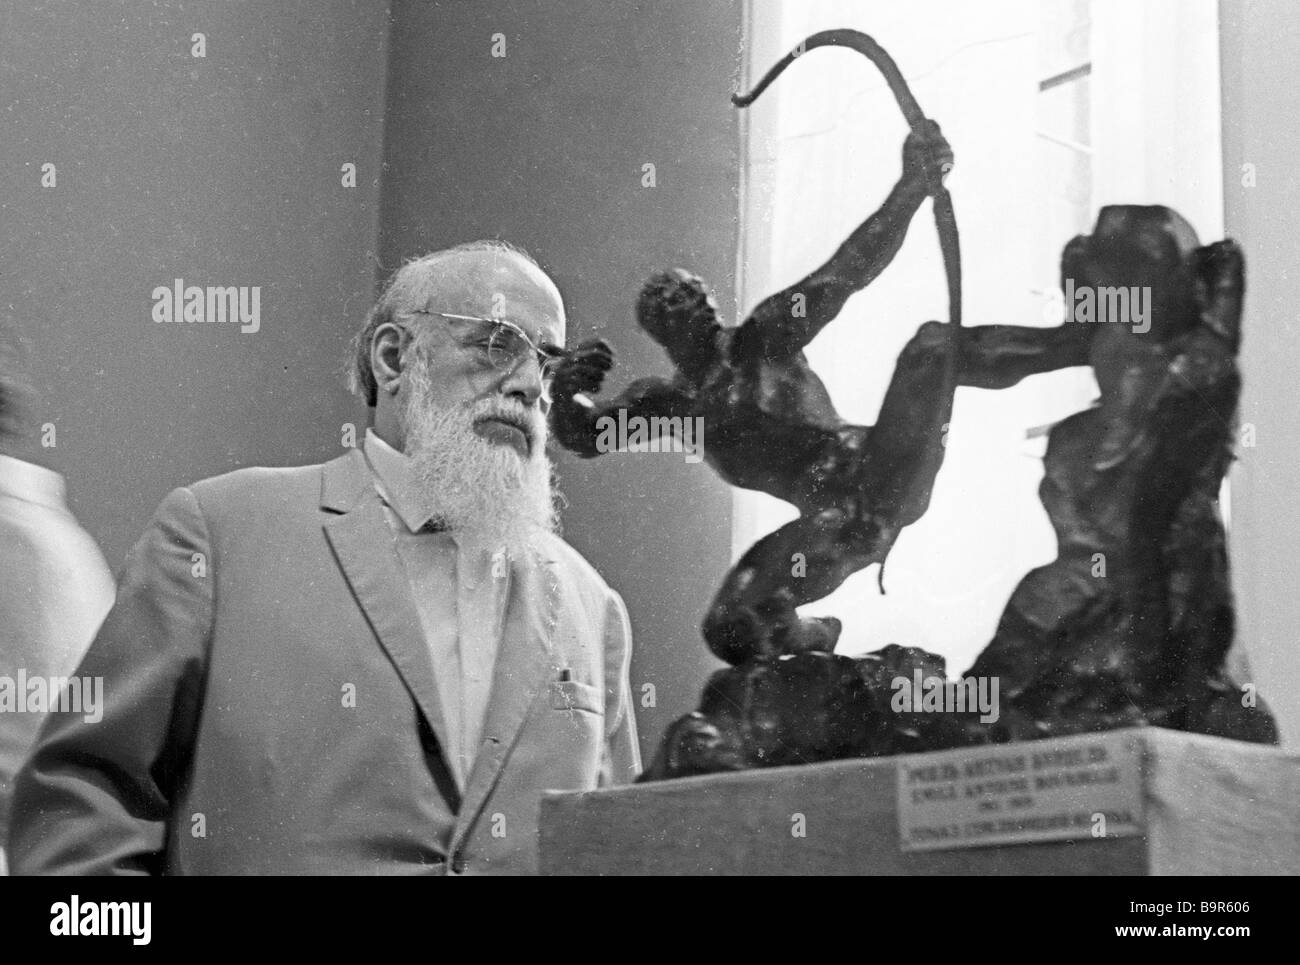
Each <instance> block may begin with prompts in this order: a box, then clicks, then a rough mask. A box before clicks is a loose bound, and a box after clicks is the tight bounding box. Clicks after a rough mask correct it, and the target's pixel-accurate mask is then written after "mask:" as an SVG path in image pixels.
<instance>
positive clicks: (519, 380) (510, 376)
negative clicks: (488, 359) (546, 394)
mask: <svg viewBox="0 0 1300 965" xmlns="http://www.w3.org/2000/svg"><path fill="white" fill-rule="evenodd" d="M543 389H544V386H543V385H542V366H541V364H540V363H539V362H538V361H537V359H535V358H532V357H531V356H524V357H523V358H521V359H520V360H519V361H518V362H517V363H515V365H514V366H512V367H511V368H510V370H509V371H508V372H506V374H505V377H504V378H503V379H502V382H501V392H502V394H503V395H506V396H508V397H510V398H512V399H517V400H518V401H520V402H522V403H523V404H524V405H526V406H528V407H529V408H532V407H533V406H535V405H537V404H538V402H539V401H540V400H541V398H542V393H543Z"/></svg>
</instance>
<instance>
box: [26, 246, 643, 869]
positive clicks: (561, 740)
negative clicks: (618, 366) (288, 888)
mask: <svg viewBox="0 0 1300 965" xmlns="http://www.w3.org/2000/svg"><path fill="white" fill-rule="evenodd" d="M564 325H565V320H564V306H563V302H562V301H561V298H560V294H559V292H558V291H557V289H556V287H555V285H554V283H553V282H552V281H551V280H550V279H549V278H548V277H547V276H546V275H545V273H544V272H543V271H542V270H541V269H540V268H539V267H538V266H537V265H536V264H535V263H534V262H533V261H532V260H531V259H530V258H528V257H527V256H526V255H524V254H523V253H522V252H520V251H518V250H516V249H513V248H511V247H510V246H507V245H504V244H502V243H498V242H476V243H473V244H470V245H464V246H460V247H458V248H453V249H450V250H448V251H444V252H438V253H436V254H432V255H429V256H427V257H424V258H421V259H419V260H418V261H413V262H410V263H408V264H406V265H405V266H404V267H403V268H401V269H400V270H399V271H398V272H397V273H396V275H395V276H394V278H393V280H392V281H391V282H390V284H389V286H388V287H387V289H386V290H385V292H384V293H383V295H382V296H381V297H380V299H379V301H378V303H377V305H376V306H375V308H374V309H373V310H372V312H371V313H370V316H369V318H368V319H367V323H366V326H365V328H364V329H363V331H362V332H361V333H360V335H359V336H358V338H357V341H356V349H357V352H356V360H355V371H354V385H355V387H356V388H358V389H359V390H360V391H361V392H362V393H363V394H364V396H365V397H366V400H367V402H368V404H369V405H370V406H371V407H372V413H371V416H372V419H371V421H372V425H371V428H370V430H369V431H368V432H367V434H366V439H365V447H364V452H361V451H356V450H352V451H350V452H349V453H348V454H347V455H345V456H342V457H340V458H338V459H335V460H334V461H332V462H328V463H326V464H324V465H323V466H305V467H300V468H290V469H246V470H241V471H239V472H235V473H231V474H229V475H226V476H221V477H218V478H215V479H208V480H205V481H203V482H200V483H196V484H194V485H192V486H189V487H187V488H183V489H178V490H176V491H175V492H173V493H171V495H169V496H168V497H167V499H166V500H165V501H164V502H163V504H162V506H161V507H160V508H159V510H158V512H157V513H156V515H155V517H154V519H153V522H152V523H151V524H150V526H149V528H148V529H147V530H146V532H145V534H144V536H143V537H141V539H140V541H139V543H137V544H136V547H135V549H134V550H133V551H132V553H131V556H130V558H129V560H128V563H127V566H126V569H125V571H124V573H123V575H122V579H121V584H120V587H119V591H118V598H117V603H116V605H115V606H114V608H113V610H112V612H111V613H110V614H109V616H108V618H107V620H106V621H105V624H104V627H103V629H102V630H101V631H100V633H99V635H98V637H97V638H96V640H95V642H94V643H93V645H92V646H91V648H90V651H89V653H88V654H87V656H86V659H85V660H84V662H83V663H82V665H81V667H80V669H79V670H78V673H80V674H87V675H92V676H102V677H103V678H104V711H103V719H102V721H100V722H99V723H96V724H87V723H84V722H83V721H82V719H81V718H80V717H74V716H72V715H60V716H59V717H58V718H57V719H52V720H51V722H50V725H49V726H48V727H47V728H46V729H45V731H44V732H43V734H42V736H41V739H40V741H39V744H38V748H37V750H36V751H35V753H34V755H33V756H32V758H31V760H30V761H29V762H28V764H27V766H26V767H25V768H24V770H23V772H22V774H21V775H20V777H19V780H18V785H17V795H16V797H17V799H16V801H15V805H14V812H15V814H14V826H13V829H12V833H11V838H10V847H11V849H12V851H11V856H12V859H13V864H14V868H15V870H16V871H18V872H19V873H23V872H28V873H31V872H68V873H94V872H166V873H189V874H227V873H265V874H271V873H308V874H313V873H322V874H339V873H381V874H382V873H420V872H426V873H427V872H433V873H443V872H447V873H452V874H461V873H484V872H507V873H509V872H514V873H523V872H533V871H536V870H537V857H536V854H537V852H536V840H535V839H536V834H537V810H538V803H539V800H540V798H541V795H542V792H543V791H544V790H547V789H584V788H593V787H596V786H597V785H598V784H600V783H610V782H615V783H617V782H625V781H628V780H630V779H632V778H633V777H634V776H635V775H636V773H637V771H638V770H639V769H640V760H639V757H638V752H637V744H636V728H635V723H634V720H633V716H632V714H633V711H632V702H631V698H630V688H629V684H628V661H629V657H630V639H629V638H630V632H629V628H628V620H627V613H626V610H625V609H624V606H623V601H622V600H621V598H620V597H619V596H618V594H617V593H615V592H614V591H613V590H611V589H610V588H609V587H608V586H607V585H606V584H605V582H604V581H603V580H602V579H601V578H600V577H599V576H598V575H597V574H596V572H595V571H594V570H593V569H592V568H591V567H590V566H589V565H588V564H587V563H586V561H584V560H583V559H582V558H581V557H580V556H579V555H578V554H577V553H576V552H575V551H574V550H573V549H572V548H570V547H569V546H568V545H567V544H565V543H564V542H563V541H562V540H561V539H560V538H559V537H558V536H556V535H555V533H554V508H553V501H552V493H551V467H550V463H549V462H548V460H547V459H546V457H545V455H544V452H543V450H544V447H545V443H546V437H547V432H546V423H545V414H546V410H547V406H548V403H547V393H548V391H549V377H550V370H551V368H552V367H553V363H554V360H555V359H556V358H557V357H558V354H559V350H558V349H557V346H559V345H562V344H563V341H564Z"/></svg>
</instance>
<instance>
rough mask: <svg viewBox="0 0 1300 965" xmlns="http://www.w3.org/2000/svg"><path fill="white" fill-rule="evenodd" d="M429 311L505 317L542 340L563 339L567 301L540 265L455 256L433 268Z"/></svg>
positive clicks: (495, 255) (484, 254)
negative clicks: (565, 302)
mask: <svg viewBox="0 0 1300 965" xmlns="http://www.w3.org/2000/svg"><path fill="white" fill-rule="evenodd" d="M430 270H431V277H430V282H429V285H428V289H427V293H426V295H425V298H424V308H425V309H426V310H427V311H440V312H454V313H457V314H463V315H477V316H481V317H483V318H503V319H508V320H509V321H512V322H514V323H515V324H517V325H519V326H520V327H522V328H523V329H524V330H525V331H526V332H528V334H529V335H532V336H535V337H537V338H538V339H541V340H542V341H547V342H556V343H562V342H563V340H564V327H565V316H564V302H563V300H562V299H561V297H560V293H559V290H558V289H557V288H556V287H555V283H554V282H553V281H551V279H550V278H549V277H547V275H546V273H545V272H543V271H542V270H541V269H540V268H538V267H537V266H536V265H534V264H532V263H531V262H530V261H528V260H527V259H526V258H524V257H522V256H520V255H517V254H515V253H514V252H510V251H491V250H489V251H465V252H450V253H448V254H447V255H446V256H444V257H442V258H439V259H438V260H436V261H435V262H434V263H433V264H432V265H431V266H430Z"/></svg>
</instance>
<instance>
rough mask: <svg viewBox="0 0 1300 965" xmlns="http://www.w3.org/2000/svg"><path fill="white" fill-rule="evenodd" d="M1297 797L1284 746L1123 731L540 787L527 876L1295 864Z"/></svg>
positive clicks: (1297, 782) (1273, 867) (1298, 774)
mask: <svg viewBox="0 0 1300 965" xmlns="http://www.w3.org/2000/svg"><path fill="white" fill-rule="evenodd" d="M1297 802H1300V754H1297V753H1295V752H1292V751H1287V750H1281V749H1279V748H1276V747H1270V746H1261V745H1257V744H1246V743H1242V742H1238V741H1229V740H1224V739H1221V738H1216V737H1203V736H1200V735H1194V734H1185V733H1182V732H1178V731H1169V730H1161V729H1158V728H1134V729H1127V730H1118V731H1110V732H1107V733H1101V734H1087V735H1078V736H1075V737H1067V738H1054V739H1052V740H1044V741H1033V742H1028V743H1019V744H1002V745H992V746H985V747H976V748H964V749H962V750H958V751H938V752H934V753H929V754H909V755H903V756H900V757H891V758H873V759H869V760H851V761H834V762H830V763H824V764H811V765H806V766H803V767H781V768H769V769H765V770H754V771H744V772H740V773H730V774H717V775H709V776H706V777H695V778H684V779H680V780H675V781H661V782H657V783H650V784H639V785H634V786H631V787H621V788H612V789H609V790H599V791H589V792H582V793H572V792H565V793H551V794H548V795H547V796H546V797H545V798H544V799H543V801H542V806H541V820H540V841H539V846H540V858H541V869H542V872H543V873H544V874H745V875H769V874H865V875H934V874H940V875H1025V874H1036V875H1256V874H1271V875H1281V874H1287V875H1295V874H1300V805H1298V804H1297ZM1099 832H1100V834H1099ZM1066 835H1070V836H1071V837H1069V838H1064V836H1066ZM1044 836H1056V837H1057V839H1056V840H1042V838H1043V837H1044ZM1035 837H1037V838H1039V840H1031V839H1033V838H1035ZM916 849H923V850H916Z"/></svg>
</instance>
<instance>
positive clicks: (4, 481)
mask: <svg viewBox="0 0 1300 965" xmlns="http://www.w3.org/2000/svg"><path fill="white" fill-rule="evenodd" d="M65 493H66V488H65V486H64V483H63V477H62V476H60V475H59V474H58V473H57V472H54V471H53V470H52V469H46V468H45V467H44V466H38V465H36V463H34V462H24V461H23V460H22V459H15V458H14V457H13V456H4V455H0V496H9V497H12V498H13V499H21V500H23V501H24V502H28V503H37V504H38V505H41V506H48V507H49V508H50V509H58V510H65V509H66V508H67V506H66V504H65V503H64V495H65Z"/></svg>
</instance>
